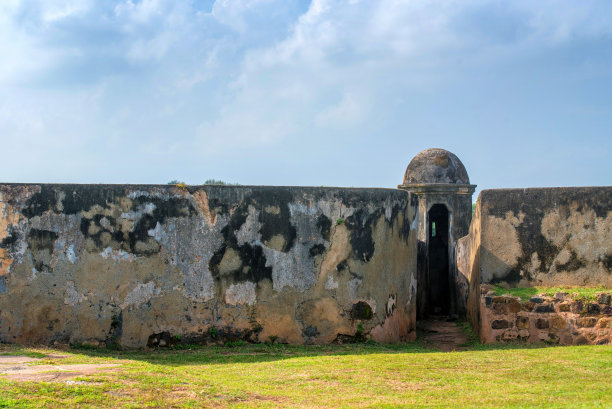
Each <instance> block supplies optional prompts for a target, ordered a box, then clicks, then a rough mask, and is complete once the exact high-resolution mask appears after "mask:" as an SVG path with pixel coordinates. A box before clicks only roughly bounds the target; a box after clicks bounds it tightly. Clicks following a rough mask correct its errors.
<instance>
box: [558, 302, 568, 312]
mask: <svg viewBox="0 0 612 409" xmlns="http://www.w3.org/2000/svg"><path fill="white" fill-rule="evenodd" d="M558 307H559V311H560V312H569V310H570V304H569V303H568V302H567V301H565V302H562V303H559V305H558Z"/></svg>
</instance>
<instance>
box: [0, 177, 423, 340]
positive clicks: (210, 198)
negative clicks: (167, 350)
mask: <svg viewBox="0 0 612 409" xmlns="http://www.w3.org/2000/svg"><path fill="white" fill-rule="evenodd" d="M416 206H417V201H416V197H415V196H413V195H410V194H409V193H407V192H404V191H400V190H389V189H340V188H291V187H247V186H240V187H234V186H231V187H226V186H194V187H185V188H183V189H181V188H180V187H177V186H151V185H147V186H136V185H125V186H119V185H114V186H109V185H35V184H28V185H14V184H9V185H0V341H2V342H19V343H31V342H42V343H52V342H55V341H57V342H62V343H63V342H69V343H82V342H88V343H91V344H98V343H106V344H108V343H117V344H119V345H123V346H130V347H139V346H144V345H146V344H149V345H159V344H166V343H171V342H178V341H179V340H180V341H181V342H223V341H225V340H235V339H246V340H251V341H268V340H270V339H274V340H276V339H277V340H278V341H280V342H290V343H330V342H334V341H339V342H342V341H347V340H350V339H351V337H355V336H356V337H358V338H359V337H363V336H368V337H371V338H372V339H374V340H376V341H380V342H394V341H404V340H410V339H413V338H414V336H415V331H414V328H415V320H416V315H415V314H416V308H415V302H416V295H415V294H416V248H417V246H416V221H415V218H416Z"/></svg>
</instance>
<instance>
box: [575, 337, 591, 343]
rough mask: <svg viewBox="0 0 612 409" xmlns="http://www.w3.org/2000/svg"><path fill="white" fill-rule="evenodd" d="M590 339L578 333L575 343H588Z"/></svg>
mask: <svg viewBox="0 0 612 409" xmlns="http://www.w3.org/2000/svg"><path fill="white" fill-rule="evenodd" d="M588 343H589V340H588V339H586V338H585V337H584V336H583V335H578V336H577V337H576V338H574V345H587V344H588Z"/></svg>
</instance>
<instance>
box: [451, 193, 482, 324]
mask: <svg viewBox="0 0 612 409" xmlns="http://www.w3.org/2000/svg"><path fill="white" fill-rule="evenodd" d="M480 220H481V219H480V201H478V202H477V203H476V208H475V210H474V215H473V216H472V222H471V224H470V233H469V234H468V235H467V236H465V237H462V238H461V239H459V240H458V241H457V251H456V253H457V273H456V275H455V276H456V277H457V289H458V291H459V292H460V293H461V295H460V297H461V299H462V300H464V302H465V305H466V313H467V317H468V319H469V320H470V323H471V324H472V328H473V330H474V332H476V333H478V330H479V328H480V237H481V235H480V228H481V222H480Z"/></svg>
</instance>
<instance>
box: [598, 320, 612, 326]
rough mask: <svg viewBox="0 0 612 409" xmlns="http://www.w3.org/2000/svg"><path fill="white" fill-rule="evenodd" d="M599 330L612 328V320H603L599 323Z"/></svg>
mask: <svg viewBox="0 0 612 409" xmlns="http://www.w3.org/2000/svg"><path fill="white" fill-rule="evenodd" d="M597 326H598V327H599V328H612V318H601V319H600V320H599V321H597Z"/></svg>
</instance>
